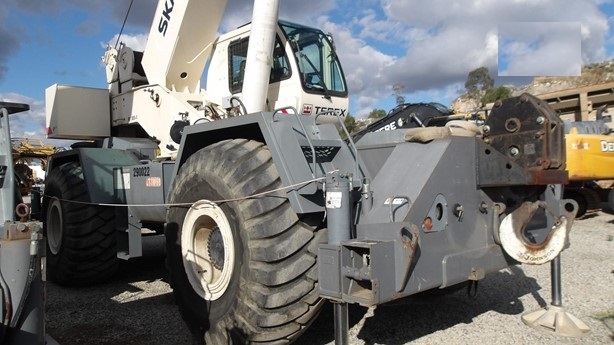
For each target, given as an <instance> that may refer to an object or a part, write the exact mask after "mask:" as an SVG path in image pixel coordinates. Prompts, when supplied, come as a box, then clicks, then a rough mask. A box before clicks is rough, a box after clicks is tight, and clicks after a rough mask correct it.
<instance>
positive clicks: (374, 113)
mask: <svg viewBox="0 0 614 345" xmlns="http://www.w3.org/2000/svg"><path fill="white" fill-rule="evenodd" d="M384 116H386V111H385V110H384V109H373V110H371V112H370V113H369V116H368V118H369V119H373V120H377V119H381V118H382V117H384Z"/></svg>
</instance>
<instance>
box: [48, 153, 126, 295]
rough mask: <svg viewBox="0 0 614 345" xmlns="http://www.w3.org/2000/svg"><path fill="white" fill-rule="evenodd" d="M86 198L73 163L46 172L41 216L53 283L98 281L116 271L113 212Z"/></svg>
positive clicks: (77, 168)
mask: <svg viewBox="0 0 614 345" xmlns="http://www.w3.org/2000/svg"><path fill="white" fill-rule="evenodd" d="M75 201H76V202H75ZM89 201H90V197H89V193H88V191H87V187H86V185H85V181H84V180H83V171H82V168H81V167H80V166H79V165H78V164H77V163H74V162H71V163H66V164H63V165H61V166H60V167H58V168H56V169H53V170H52V171H51V172H49V175H48V176H47V179H46V185H45V197H44V198H43V210H44V212H45V215H44V216H43V219H44V229H45V236H46V238H47V274H48V276H49V278H50V279H51V280H52V281H54V282H55V283H58V284H62V285H87V284H94V283H99V282H102V281H105V280H107V279H108V278H110V277H111V276H112V275H113V274H115V272H116V270H117V267H118V259H117V246H116V237H115V226H114V211H113V209H112V208H110V207H103V206H97V205H90V204H88V202H89Z"/></svg>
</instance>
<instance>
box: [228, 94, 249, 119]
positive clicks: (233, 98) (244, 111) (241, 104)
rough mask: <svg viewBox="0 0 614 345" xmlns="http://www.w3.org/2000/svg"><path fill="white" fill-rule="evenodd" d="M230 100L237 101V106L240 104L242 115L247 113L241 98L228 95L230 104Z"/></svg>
mask: <svg viewBox="0 0 614 345" xmlns="http://www.w3.org/2000/svg"><path fill="white" fill-rule="evenodd" d="M232 101H237V102H238V103H239V106H241V111H243V115H247V109H246V108H245V105H244V104H243V101H241V99H239V98H238V97H235V96H232V97H230V104H231V105H232Z"/></svg>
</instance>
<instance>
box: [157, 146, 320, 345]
mask: <svg viewBox="0 0 614 345" xmlns="http://www.w3.org/2000/svg"><path fill="white" fill-rule="evenodd" d="M280 187H281V180H280V178H279V173H278V172H277V169H276V167H275V165H274V163H273V161H272V158H271V154H270V152H269V150H268V148H267V147H266V146H265V145H263V144H262V143H260V142H256V141H252V140H246V139H233V140H225V141H222V142H219V143H216V144H213V145H210V146H208V147H205V148H203V149H201V150H199V151H197V152H196V153H194V154H193V155H192V156H190V158H189V159H188V160H187V161H186V162H185V164H184V165H183V166H182V167H181V169H180V170H179V172H178V174H177V176H176V177H175V180H174V182H173V185H172V186H171V193H170V197H169V203H170V204H171V206H170V207H169V211H168V213H167V223H166V227H165V235H166V245H167V259H166V260H167V266H168V269H169V273H170V283H171V286H172V287H173V293H174V296H175V301H176V303H177V304H178V306H179V309H180V311H181V313H182V316H183V318H184V320H185V321H186V323H187V324H188V326H189V328H190V329H191V330H192V332H193V333H194V334H195V336H196V337H197V338H199V339H200V340H201V341H202V339H204V340H205V342H206V343H207V344H250V343H263V344H271V343H275V344H277V343H287V342H289V341H292V340H294V339H296V338H297V337H298V336H299V335H300V334H301V333H302V332H303V331H304V330H305V329H306V328H307V326H308V325H309V324H310V323H311V322H312V321H313V320H314V319H315V317H316V316H317V315H318V313H319V310H320V309H321V306H322V304H323V300H322V299H320V298H319V292H318V287H317V266H316V252H317V245H318V244H319V243H321V242H325V241H326V230H325V229H323V228H321V227H320V226H319V225H321V223H322V215H321V214H320V215H318V216H319V217H318V218H317V220H316V217H315V216H314V217H303V218H299V217H298V216H297V214H296V213H294V211H293V209H292V207H291V206H290V202H289V200H288V199H287V196H286V192H285V191H279V190H278V191H275V192H272V193H270V194H265V195H260V196H257V197H251V198H245V197H247V196H250V195H254V194H258V193H262V192H266V191H274V190H277V189H278V188H280Z"/></svg>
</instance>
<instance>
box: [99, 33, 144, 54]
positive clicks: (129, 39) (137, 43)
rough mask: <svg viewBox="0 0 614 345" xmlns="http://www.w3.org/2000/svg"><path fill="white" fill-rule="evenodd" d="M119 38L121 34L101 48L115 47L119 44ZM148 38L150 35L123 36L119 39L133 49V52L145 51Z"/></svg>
mask: <svg viewBox="0 0 614 345" xmlns="http://www.w3.org/2000/svg"><path fill="white" fill-rule="evenodd" d="M118 36H119V34H116V35H115V36H113V38H111V39H110V40H109V41H108V42H106V43H105V42H102V43H100V46H101V47H103V48H106V47H107V46H111V47H115V44H116V43H117V42H118V40H117V37H118ZM147 36H148V34H137V35H128V34H123V35H122V36H121V37H120V38H119V42H120V43H124V44H125V45H126V46H128V47H130V48H132V50H136V51H143V50H144V49H145V45H146V44H147Z"/></svg>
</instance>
